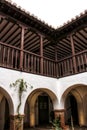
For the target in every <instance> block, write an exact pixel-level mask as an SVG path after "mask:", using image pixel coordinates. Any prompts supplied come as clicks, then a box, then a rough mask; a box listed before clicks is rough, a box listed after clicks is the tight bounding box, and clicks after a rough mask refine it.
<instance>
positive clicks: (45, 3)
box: [12, 0, 87, 28]
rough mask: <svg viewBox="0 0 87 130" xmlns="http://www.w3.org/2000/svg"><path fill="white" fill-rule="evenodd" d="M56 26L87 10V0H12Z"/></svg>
mask: <svg viewBox="0 0 87 130" xmlns="http://www.w3.org/2000/svg"><path fill="white" fill-rule="evenodd" d="M12 1H13V2H14V3H17V5H18V6H21V7H22V8H23V9H26V11H29V12H30V14H33V15H35V16H37V17H38V19H41V20H42V21H45V23H47V24H48V25H51V26H52V27H54V28H58V27H60V26H62V25H63V24H64V23H67V21H70V20H71V19H72V18H75V16H76V15H79V14H80V13H81V12H84V10H87V0H12Z"/></svg>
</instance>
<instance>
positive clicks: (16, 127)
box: [10, 115, 24, 130]
mask: <svg viewBox="0 0 87 130" xmlns="http://www.w3.org/2000/svg"><path fill="white" fill-rule="evenodd" d="M23 118H24V116H23V115H15V116H14V115H11V116H10V130H23Z"/></svg>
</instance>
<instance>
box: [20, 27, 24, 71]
mask: <svg viewBox="0 0 87 130" xmlns="http://www.w3.org/2000/svg"><path fill="white" fill-rule="evenodd" d="M24 30H25V27H23V26H22V27H21V47H20V49H21V51H20V69H21V70H22V69H23V49H24Z"/></svg>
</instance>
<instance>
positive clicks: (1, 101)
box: [0, 87, 14, 130]
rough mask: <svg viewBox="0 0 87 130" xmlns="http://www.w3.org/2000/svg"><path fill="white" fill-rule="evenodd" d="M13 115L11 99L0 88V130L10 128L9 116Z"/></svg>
mask: <svg viewBox="0 0 87 130" xmlns="http://www.w3.org/2000/svg"><path fill="white" fill-rule="evenodd" d="M13 113H14V107H13V101H12V98H11V96H10V94H9V93H8V92H7V91H6V90H5V89H4V88H2V87H0V130H3V129H4V128H6V129H8V128H9V127H10V115H12V114H13Z"/></svg>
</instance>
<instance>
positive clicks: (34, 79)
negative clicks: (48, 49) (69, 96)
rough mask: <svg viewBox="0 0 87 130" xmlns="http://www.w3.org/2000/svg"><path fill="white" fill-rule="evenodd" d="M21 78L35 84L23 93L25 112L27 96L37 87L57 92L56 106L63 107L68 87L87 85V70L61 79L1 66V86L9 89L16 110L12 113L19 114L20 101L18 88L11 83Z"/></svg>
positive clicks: (22, 107)
mask: <svg viewBox="0 0 87 130" xmlns="http://www.w3.org/2000/svg"><path fill="white" fill-rule="evenodd" d="M20 78H23V79H24V81H26V82H27V83H29V84H31V85H32V86H33V88H31V87H30V86H29V87H28V88H27V92H24V93H23V97H22V98H23V99H22V106H21V109H20V113H21V114H23V113H24V106H25V102H26V99H27V97H28V96H29V95H30V93H31V92H33V91H34V90H36V89H37V88H38V89H39V88H46V89H49V90H51V91H52V92H53V93H54V94H55V97H57V99H58V102H56V105H55V106H54V108H55V109H63V107H64V104H63V102H61V101H62V100H61V98H62V95H63V93H64V92H65V91H66V89H67V88H69V87H71V86H73V85H76V84H83V85H87V72H85V73H81V74H77V75H73V76H68V77H64V78H60V79H55V78H50V77H45V76H40V75H34V74H29V73H24V72H19V71H14V70H10V69H5V68H0V87H1V88H3V89H4V90H6V91H7V93H8V94H9V97H8V96H7V97H8V98H11V100H12V102H13V107H14V111H12V112H11V114H17V113H16V109H17V106H18V102H19V101H18V93H17V90H14V88H11V87H10V84H11V83H13V82H15V81H16V80H17V79H20ZM13 112H14V113H13Z"/></svg>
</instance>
